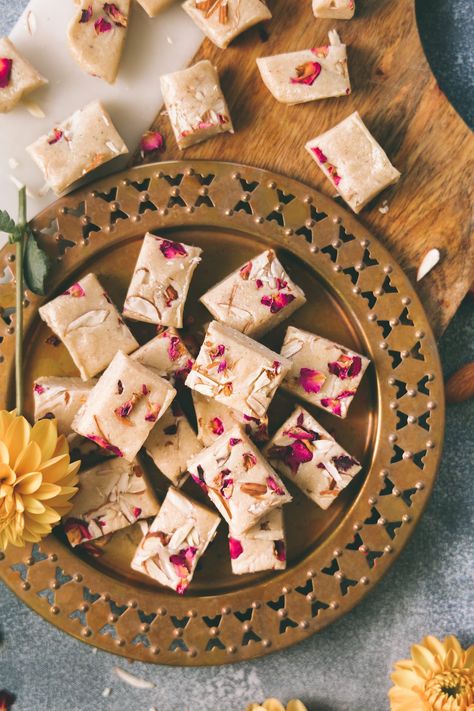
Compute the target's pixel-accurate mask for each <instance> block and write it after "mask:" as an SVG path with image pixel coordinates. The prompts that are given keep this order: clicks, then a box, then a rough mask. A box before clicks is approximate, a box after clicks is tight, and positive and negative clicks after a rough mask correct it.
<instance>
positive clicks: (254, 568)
mask: <svg viewBox="0 0 474 711" xmlns="http://www.w3.org/2000/svg"><path fill="white" fill-rule="evenodd" d="M229 553H230V560H231V564H232V572H233V573H235V574H236V575H243V574H245V573H257V572H260V571H262V570H284V569H285V568H286V542H285V527H284V523H283V510H282V509H281V508H278V509H273V510H272V511H270V513H269V514H267V515H266V516H264V517H263V518H262V519H260V521H259V522H258V523H257V524H255V526H254V527H253V528H251V529H249V530H248V531H247V532H246V533H244V534H243V535H241V536H238V537H234V535H233V534H232V530H231V531H230V533H229Z"/></svg>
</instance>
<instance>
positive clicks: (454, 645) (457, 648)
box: [444, 635, 463, 659]
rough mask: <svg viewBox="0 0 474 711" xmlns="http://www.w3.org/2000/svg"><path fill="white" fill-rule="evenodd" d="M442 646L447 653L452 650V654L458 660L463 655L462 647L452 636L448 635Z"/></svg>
mask: <svg viewBox="0 0 474 711" xmlns="http://www.w3.org/2000/svg"><path fill="white" fill-rule="evenodd" d="M444 645H445V647H446V649H447V650H448V652H449V651H450V650H452V651H453V652H454V654H455V655H456V659H460V658H461V656H462V653H463V650H462V647H461V645H460V644H459V640H458V639H457V638H456V637H455V636H454V635H449V637H446V639H445V640H444Z"/></svg>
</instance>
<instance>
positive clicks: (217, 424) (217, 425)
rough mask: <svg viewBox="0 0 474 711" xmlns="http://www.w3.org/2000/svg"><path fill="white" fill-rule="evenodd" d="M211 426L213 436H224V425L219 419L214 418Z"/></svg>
mask: <svg viewBox="0 0 474 711" xmlns="http://www.w3.org/2000/svg"><path fill="white" fill-rule="evenodd" d="M210 426H211V427H210V429H211V432H212V433H213V434H215V435H218V436H220V435H221V434H224V423H223V422H222V420H221V419H220V418H219V417H213V418H212V420H211V421H210Z"/></svg>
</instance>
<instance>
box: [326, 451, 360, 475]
mask: <svg viewBox="0 0 474 711" xmlns="http://www.w3.org/2000/svg"><path fill="white" fill-rule="evenodd" d="M332 462H333V464H334V466H335V467H336V469H337V470H338V471H340V472H347V471H348V470H349V469H351V467H353V466H356V465H359V462H358V461H357V459H354V457H350V456H349V455H348V454H340V455H339V456H338V457H333V458H332Z"/></svg>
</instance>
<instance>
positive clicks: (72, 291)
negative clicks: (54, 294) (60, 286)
mask: <svg viewBox="0 0 474 711" xmlns="http://www.w3.org/2000/svg"><path fill="white" fill-rule="evenodd" d="M85 295H86V292H85V291H84V289H83V288H82V286H81V285H80V284H79V282H78V281H77V282H76V283H75V284H73V285H72V286H70V287H69V289H66V291H65V292H64V296H73V297H74V298H79V297H80V296H85Z"/></svg>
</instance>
